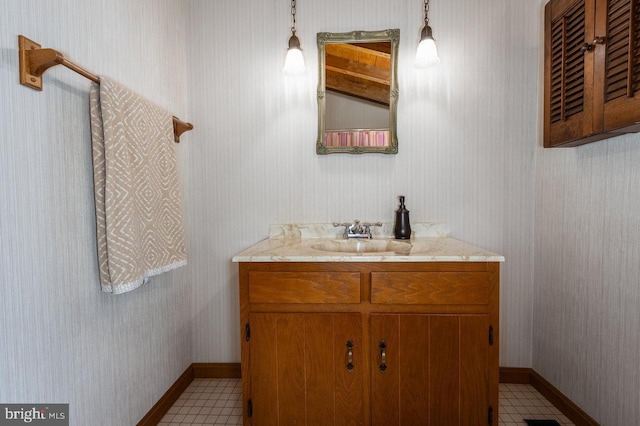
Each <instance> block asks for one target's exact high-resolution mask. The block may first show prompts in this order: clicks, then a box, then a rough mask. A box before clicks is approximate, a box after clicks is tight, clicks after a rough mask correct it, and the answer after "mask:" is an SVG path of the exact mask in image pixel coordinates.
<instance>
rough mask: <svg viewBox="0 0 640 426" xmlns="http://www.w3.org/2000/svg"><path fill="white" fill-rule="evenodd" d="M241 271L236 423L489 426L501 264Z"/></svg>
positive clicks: (493, 411) (494, 413) (247, 267)
mask: <svg viewBox="0 0 640 426" xmlns="http://www.w3.org/2000/svg"><path fill="white" fill-rule="evenodd" d="M239 268H240V319H241V325H242V326H241V334H242V347H241V349H242V389H243V390H242V391H243V399H244V400H243V407H244V410H243V419H244V424H245V425H282V426H289V425H318V426H320V425H322V426H324V425H381V426H382V425H384V426H390V425H420V426H448V425H456V426H478V425H487V424H490V423H489V420H492V421H493V423H492V424H493V425H497V424H498V423H497V422H498V420H497V419H498V353H499V348H498V338H499V336H498V324H499V316H498V306H499V264H498V263H496V262H472V263H464V264H460V263H457V264H455V263H429V262H425V263H406V264H402V263H400V262H389V263H385V262H381V263H374V262H371V263H367V262H363V263H355V262H353V263H349V262H345V263H321V262H319V263H304V264H303V263H300V264H295V263H287V264H285V265H283V264H279V263H272V264H265V263H261V264H260V263H258V264H254V263H240V265H239Z"/></svg>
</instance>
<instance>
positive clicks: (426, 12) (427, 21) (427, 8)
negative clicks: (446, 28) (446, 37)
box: [424, 0, 429, 25]
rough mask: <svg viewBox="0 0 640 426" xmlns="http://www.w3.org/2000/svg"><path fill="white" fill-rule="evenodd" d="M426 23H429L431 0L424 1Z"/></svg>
mask: <svg viewBox="0 0 640 426" xmlns="http://www.w3.org/2000/svg"><path fill="white" fill-rule="evenodd" d="M424 24H425V25H429V0H425V2H424Z"/></svg>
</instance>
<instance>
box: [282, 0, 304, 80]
mask: <svg viewBox="0 0 640 426" xmlns="http://www.w3.org/2000/svg"><path fill="white" fill-rule="evenodd" d="M291 18H292V20H293V26H292V27H291V37H289V48H288V49H287V57H286V58H285V60H284V68H283V69H282V72H283V73H285V74H287V75H300V74H303V73H304V72H305V71H306V70H307V68H306V67H305V65H304V56H302V49H301V48H300V39H298V36H296V0H291Z"/></svg>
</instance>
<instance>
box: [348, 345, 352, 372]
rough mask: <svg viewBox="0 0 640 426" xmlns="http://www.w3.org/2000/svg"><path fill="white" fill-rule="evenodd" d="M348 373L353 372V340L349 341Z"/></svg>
mask: <svg viewBox="0 0 640 426" xmlns="http://www.w3.org/2000/svg"><path fill="white" fill-rule="evenodd" d="M347 371H348V372H349V373H351V372H352V371H353V340H347Z"/></svg>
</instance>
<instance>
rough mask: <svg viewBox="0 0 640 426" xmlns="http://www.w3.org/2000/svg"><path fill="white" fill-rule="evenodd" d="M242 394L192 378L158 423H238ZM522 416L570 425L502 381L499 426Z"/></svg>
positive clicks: (225, 384) (510, 425)
mask: <svg viewBox="0 0 640 426" xmlns="http://www.w3.org/2000/svg"><path fill="white" fill-rule="evenodd" d="M241 395H242V386H241V383H240V380H238V379H195V380H194V381H193V382H192V383H191V384H190V385H189V387H188V388H187V390H185V391H184V393H183V394H182V395H181V396H180V398H179V399H178V400H177V401H176V403H175V404H174V405H173V407H171V409H169V412H168V413H167V414H166V415H165V416H164V417H163V418H162V420H161V421H160V423H158V425H160V426H168V425H172V426H175V425H241V424H242V399H241ZM523 419H542V420H556V421H557V422H558V423H560V424H561V425H562V426H572V425H573V423H571V422H570V421H569V420H568V419H567V418H566V417H565V416H564V415H563V414H562V413H560V411H559V410H558V409H557V408H555V407H554V406H553V405H552V404H551V403H550V402H549V401H547V400H546V399H545V398H544V397H543V396H542V395H541V394H540V393H539V392H538V391H536V390H535V389H534V388H533V386H530V385H516V384H501V385H500V418H499V426H521V425H526V423H525V422H524V420H523Z"/></svg>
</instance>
